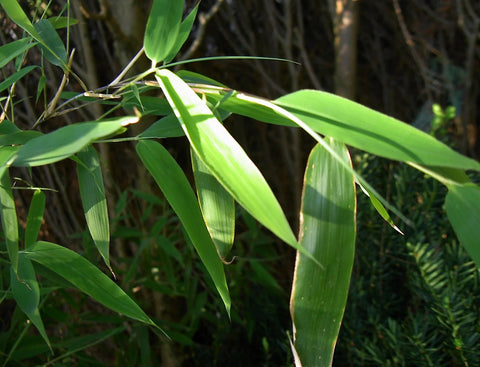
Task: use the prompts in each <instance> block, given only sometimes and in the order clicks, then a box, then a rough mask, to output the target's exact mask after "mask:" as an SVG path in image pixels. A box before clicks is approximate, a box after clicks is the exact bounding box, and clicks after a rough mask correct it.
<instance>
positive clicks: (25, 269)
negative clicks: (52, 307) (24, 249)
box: [10, 253, 52, 350]
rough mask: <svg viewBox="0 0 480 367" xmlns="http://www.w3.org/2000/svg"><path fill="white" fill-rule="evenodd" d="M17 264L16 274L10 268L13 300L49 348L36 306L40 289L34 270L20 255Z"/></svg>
mask: <svg viewBox="0 0 480 367" xmlns="http://www.w3.org/2000/svg"><path fill="white" fill-rule="evenodd" d="M18 260H19V262H18V273H17V274H15V271H14V270H13V267H11V268H10V287H11V288H12V294H13V298H14V299H15V301H16V302H17V304H18V307H20V309H21V310H22V311H23V312H24V313H25V314H26V315H27V317H28V318H29V319H30V321H31V322H32V323H33V324H34V325H35V327H36V328H37V330H38V332H39V333H40V335H41V336H42V338H43V340H45V343H46V344H47V345H48V347H49V348H50V350H51V349H52V348H51V345H50V340H49V339H48V335H47V333H46V331H45V327H44V325H43V321H42V318H41V316H40V311H39V309H38V304H39V302H40V287H39V286H38V282H37V278H36V276H35V270H34V268H33V265H32V263H31V261H30V260H29V259H28V258H27V257H26V256H25V254H23V253H22V254H20V256H19V259H18Z"/></svg>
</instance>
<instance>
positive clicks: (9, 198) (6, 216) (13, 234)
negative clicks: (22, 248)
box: [0, 148, 18, 274]
mask: <svg viewBox="0 0 480 367" xmlns="http://www.w3.org/2000/svg"><path fill="white" fill-rule="evenodd" d="M14 153H15V150H14V149H5V148H3V149H0V161H4V160H5V158H7V159H9V158H10V157H11V156H13V154H14ZM0 206H1V207H0V214H1V221H2V228H3V234H4V236H5V242H6V245H7V251H8V257H9V259H10V263H11V266H12V269H13V271H14V272H15V274H16V273H17V269H18V220H17V211H16V209H15V200H14V199H13V193H12V188H11V183H10V174H9V170H8V167H7V166H6V165H2V166H1V168H0Z"/></svg>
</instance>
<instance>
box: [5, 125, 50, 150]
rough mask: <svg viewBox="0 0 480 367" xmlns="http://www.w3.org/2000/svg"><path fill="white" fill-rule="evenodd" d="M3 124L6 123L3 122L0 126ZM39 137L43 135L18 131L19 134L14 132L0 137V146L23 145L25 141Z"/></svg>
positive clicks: (36, 132)
mask: <svg viewBox="0 0 480 367" xmlns="http://www.w3.org/2000/svg"><path fill="white" fill-rule="evenodd" d="M5 122H6V121H3V122H2V124H4V123H5ZM41 135H43V134H42V133H41V132H39V131H33V130H25V131H21V130H20V131H19V132H15V133H12V134H8V135H0V146H6V145H23V144H25V143H26V142H27V141H29V140H32V139H34V138H37V137H39V136H41Z"/></svg>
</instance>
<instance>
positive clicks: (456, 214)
mask: <svg viewBox="0 0 480 367" xmlns="http://www.w3.org/2000/svg"><path fill="white" fill-rule="evenodd" d="M445 208H446V210H447V216H448V219H449V220H450V223H451V224H452V227H453V229H454V231H455V233H456V234H457V237H458V239H459V240H460V243H461V244H462V245H463V246H464V247H465V249H466V250H467V252H468V254H469V255H470V256H471V258H472V259H473V261H475V264H476V265H477V268H480V242H479V238H480V187H478V186H475V185H473V184H464V185H449V186H448V193H447V197H446V198H445Z"/></svg>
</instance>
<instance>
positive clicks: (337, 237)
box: [290, 139, 356, 367]
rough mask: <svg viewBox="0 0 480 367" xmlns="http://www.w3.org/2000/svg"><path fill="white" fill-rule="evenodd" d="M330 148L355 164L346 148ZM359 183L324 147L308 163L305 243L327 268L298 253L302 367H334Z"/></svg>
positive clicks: (296, 308)
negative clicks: (322, 267)
mask: <svg viewBox="0 0 480 367" xmlns="http://www.w3.org/2000/svg"><path fill="white" fill-rule="evenodd" d="M328 144H329V145H330V146H331V147H332V149H334V150H335V151H336V152H337V153H338V155H339V156H341V157H342V159H344V160H345V162H347V163H348V164H350V165H351V161H350V157H349V154H348V151H347V149H346V148H345V146H344V145H343V144H341V143H337V142H335V141H333V140H331V139H330V141H329V142H328ZM355 212H356V199H355V180H354V177H353V175H352V174H351V173H350V172H348V171H347V170H346V169H345V168H344V167H343V166H342V165H340V164H339V163H338V161H337V159H335V158H334V157H332V155H331V154H330V152H328V151H327V150H325V149H324V148H323V147H322V146H321V145H317V146H315V147H314V149H313V150H312V152H311V154H310V157H309V159H308V164H307V169H306V172H305V179H304V185H303V194H302V209H301V214H300V235H299V237H300V243H301V245H302V246H304V247H305V249H306V250H307V251H309V252H310V253H312V255H313V256H315V258H317V259H318V260H319V261H320V262H321V263H322V265H323V266H324V269H321V268H319V267H318V266H316V265H315V264H314V263H313V262H312V261H311V260H310V259H309V258H307V257H305V256H304V255H303V254H301V253H297V261H296V264H295V274H294V281H293V286H292V295H291V301H290V312H291V315H292V320H293V327H294V343H295V350H296V352H297V353H298V357H299V359H300V360H301V362H302V366H303V367H310V366H330V365H331V362H332V358H333V352H334V348H335V344H336V341H337V338H338V332H339V329H340V323H341V320H342V317H343V312H344V310H345V305H346V301H347V294H348V288H349V284H350V275H351V271H352V265H353V258H354V252H355Z"/></svg>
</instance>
